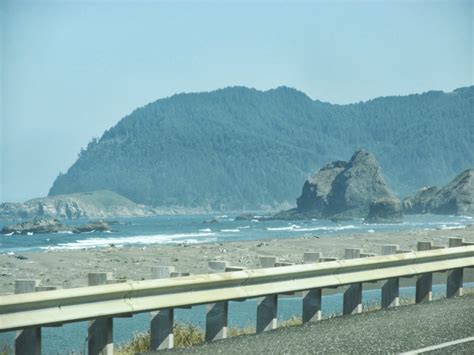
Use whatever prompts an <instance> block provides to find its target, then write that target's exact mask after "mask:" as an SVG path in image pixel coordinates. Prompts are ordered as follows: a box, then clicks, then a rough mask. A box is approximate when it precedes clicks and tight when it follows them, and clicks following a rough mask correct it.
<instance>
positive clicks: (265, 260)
mask: <svg viewBox="0 0 474 355" xmlns="http://www.w3.org/2000/svg"><path fill="white" fill-rule="evenodd" d="M275 264H276V257H274V256H261V257H260V265H261V266H262V268H270V267H275ZM277 310H278V295H270V296H265V297H263V298H259V299H258V300H257V333H262V332H265V331H267V330H272V329H276V328H277Z"/></svg>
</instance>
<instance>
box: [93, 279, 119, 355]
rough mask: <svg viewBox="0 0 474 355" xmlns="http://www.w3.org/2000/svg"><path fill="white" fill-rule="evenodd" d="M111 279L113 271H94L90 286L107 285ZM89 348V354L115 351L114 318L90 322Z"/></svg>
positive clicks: (103, 354) (110, 354) (110, 353)
mask: <svg viewBox="0 0 474 355" xmlns="http://www.w3.org/2000/svg"><path fill="white" fill-rule="evenodd" d="M110 280H112V273H111V272H92V273H89V275H88V285H89V286H97V285H105V284H108V283H109V282H108V281H110ZM88 349H89V352H88V354H89V355H99V354H100V355H112V354H113V353H114V343H113V318H109V317H101V318H97V319H94V320H91V321H90V322H89V329H88Z"/></svg>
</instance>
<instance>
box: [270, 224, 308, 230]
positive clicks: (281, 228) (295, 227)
mask: <svg viewBox="0 0 474 355" xmlns="http://www.w3.org/2000/svg"><path fill="white" fill-rule="evenodd" d="M300 228H301V226H298V225H297V224H292V225H290V226H288V227H273V228H271V227H269V228H267V231H291V230H298V231H301V229H300Z"/></svg>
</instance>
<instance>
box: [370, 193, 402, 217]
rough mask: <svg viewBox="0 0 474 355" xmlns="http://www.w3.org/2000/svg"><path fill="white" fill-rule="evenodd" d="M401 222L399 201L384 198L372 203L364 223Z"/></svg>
mask: <svg viewBox="0 0 474 355" xmlns="http://www.w3.org/2000/svg"><path fill="white" fill-rule="evenodd" d="M402 220H403V213H402V204H401V203H400V200H399V199H391V198H385V199H381V200H376V201H372V202H371V203H370V205H369V214H368V215H367V218H365V220H364V222H365V223H401V222H402Z"/></svg>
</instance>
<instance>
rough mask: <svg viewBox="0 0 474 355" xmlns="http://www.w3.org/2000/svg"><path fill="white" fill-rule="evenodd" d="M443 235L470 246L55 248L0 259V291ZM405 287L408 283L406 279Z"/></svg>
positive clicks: (462, 233) (473, 275)
mask: <svg viewBox="0 0 474 355" xmlns="http://www.w3.org/2000/svg"><path fill="white" fill-rule="evenodd" d="M449 237H462V238H464V239H465V240H466V241H469V242H474V226H473V225H469V226H467V227H466V228H465V229H453V230H434V231H433V230H429V231H427V230H413V231H403V232H393V233H367V234H351V235H343V236H334V235H332V236H324V237H323V236H321V237H320V236H317V235H315V236H312V237H300V238H285V239H272V240H262V241H238V242H226V243H203V244H180V245H162V244H155V245H148V246H140V247H138V246H136V247H123V248H114V247H108V248H101V249H86V250H56V251H49V252H37V253H25V254H21V256H22V257H24V258H18V256H19V255H0V293H3V294H5V293H12V292H13V290H14V282H15V279H38V280H41V285H48V286H50V285H51V286H59V287H62V288H71V287H79V286H86V284H87V274H88V273H89V272H105V271H109V272H113V275H114V277H115V278H117V279H129V280H143V279H149V278H151V267H152V266H157V265H170V266H175V268H176V270H177V271H180V272H190V273H192V274H201V273H207V262H208V261H211V260H226V261H229V262H230V264H231V265H235V266H243V267H246V268H256V267H258V258H259V256H265V255H274V256H277V257H278V258H279V261H288V262H293V263H301V262H302V259H303V253H304V252H306V251H319V252H322V253H323V255H324V256H335V257H338V258H343V256H344V249H345V248H362V249H363V250H364V252H369V253H377V254H380V251H381V246H382V245H383V244H398V245H400V248H401V249H409V250H415V249H416V243H417V241H432V242H433V244H435V245H443V246H447V245H448V238H449ZM445 278H446V276H445V274H435V280H434V282H435V283H444V282H445ZM465 281H470V282H471V281H474V269H467V270H466V273H465ZM406 282H407V284H408V285H411V283H410V281H409V280H408V281H406Z"/></svg>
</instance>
